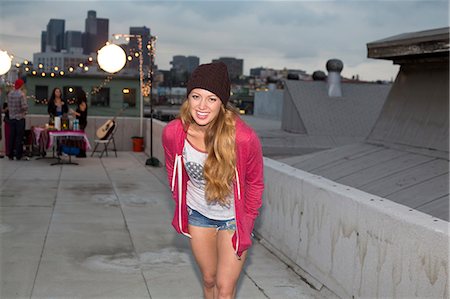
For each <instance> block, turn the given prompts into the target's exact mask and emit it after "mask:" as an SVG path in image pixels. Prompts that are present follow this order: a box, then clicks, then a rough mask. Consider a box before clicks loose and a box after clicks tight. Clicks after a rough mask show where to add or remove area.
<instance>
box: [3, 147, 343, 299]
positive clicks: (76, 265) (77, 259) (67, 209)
mask: <svg viewBox="0 0 450 299" xmlns="http://www.w3.org/2000/svg"><path fill="white" fill-rule="evenodd" d="M146 158H147V157H146V156H145V155H144V154H142V153H132V152H120V153H119V157H118V158H114V157H111V156H110V157H106V158H103V159H99V158H96V157H94V158H86V159H74V160H75V161H76V162H79V165H62V166H61V165H57V166H50V164H51V162H53V161H52V160H49V159H42V160H36V159H35V158H32V159H31V160H30V161H9V160H8V159H0V217H1V218H0V249H1V251H0V298H3V299H9V298H154V299H156V298H201V297H202V291H201V284H200V276H199V272H198V270H197V268H196V265H195V261H194V259H193V256H192V254H191V252H190V249H189V241H188V239H187V238H186V237H183V236H180V235H178V234H176V233H175V231H174V230H173V229H172V226H171V217H172V211H173V201H172V199H171V196H170V191H169V188H168V186H167V183H166V175H165V170H164V169H163V168H151V167H147V166H145V160H146ZM237 297H238V298H283V299H285V298H335V296H334V295H333V294H332V293H330V292H329V291H328V290H327V289H325V288H322V290H321V291H316V290H314V289H312V288H311V287H310V286H309V285H308V284H306V283H305V282H304V281H303V280H302V279H301V278H300V277H299V276H298V275H297V274H296V273H294V272H293V271H292V270H291V269H290V268H289V267H287V266H286V265H285V264H284V263H282V262H281V261H280V260H279V259H278V258H276V257H275V256H274V255H272V254H271V253H270V252H269V251H268V250H267V249H266V248H264V247H263V246H262V245H261V244H259V243H258V241H257V240H255V242H254V246H253V247H252V248H251V250H250V251H249V258H248V260H247V264H246V267H245V269H244V271H243V273H242V276H241V279H240V282H239V285H238V293H237Z"/></svg>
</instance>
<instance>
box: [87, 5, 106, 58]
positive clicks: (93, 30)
mask: <svg viewBox="0 0 450 299" xmlns="http://www.w3.org/2000/svg"><path fill="white" fill-rule="evenodd" d="M108 35H109V20H108V19H102V18H97V13H96V12H95V11H94V10H90V11H88V14H87V18H86V21H85V32H84V35H83V53H84V54H86V55H89V54H91V53H95V52H97V51H98V50H99V49H100V48H101V47H103V46H104V45H105V43H106V42H107V41H108Z"/></svg>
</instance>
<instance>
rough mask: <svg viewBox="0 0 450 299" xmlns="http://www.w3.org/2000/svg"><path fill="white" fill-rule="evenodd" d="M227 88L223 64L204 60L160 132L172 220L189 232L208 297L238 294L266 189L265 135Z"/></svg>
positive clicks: (228, 296)
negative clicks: (245, 119) (253, 125)
mask: <svg viewBox="0 0 450 299" xmlns="http://www.w3.org/2000/svg"><path fill="white" fill-rule="evenodd" d="M229 96H230V81H229V78H228V71H227V67H226V65H225V64H224V63H222V62H219V63H211V64H203V65H200V66H199V67H197V69H195V70H194V72H193V73H192V76H191V78H190V79H189V81H188V85H187V100H186V101H185V102H184V103H183V105H182V106H181V109H180V116H179V118H177V119H175V120H173V121H171V122H170V123H169V124H167V126H166V127H165V128H164V131H163V136H162V142H163V146H164V152H165V160H166V169H167V175H168V179H169V184H171V186H172V194H173V198H174V200H175V212H174V217H173V221H172V225H173V226H174V228H175V229H176V231H177V232H178V233H180V234H184V235H186V236H188V237H190V243H191V248H192V252H193V255H194V257H195V259H196V262H197V264H198V266H199V268H200V270H201V273H202V279H203V293H204V297H205V298H234V296H235V294H236V284H237V281H238V279H239V275H240V273H241V270H242V267H243V265H244V262H245V259H246V256H247V249H248V248H249V247H250V246H251V243H252V241H251V234H252V230H253V226H254V221H255V219H256V217H257V216H258V214H259V212H258V210H259V208H260V207H261V204H262V199H261V197H262V193H263V189H264V182H263V157H262V150H261V144H260V141H259V139H258V137H257V135H256V133H255V132H254V131H253V130H252V129H251V128H250V127H248V126H247V125H246V124H245V123H244V122H243V121H242V120H241V119H240V118H239V115H238V114H237V112H236V110H235V109H234V108H232V107H231V106H228V105H227V103H228V99H229Z"/></svg>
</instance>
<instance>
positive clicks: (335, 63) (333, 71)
mask: <svg viewBox="0 0 450 299" xmlns="http://www.w3.org/2000/svg"><path fill="white" fill-rule="evenodd" d="M343 68H344V64H343V63H342V61H341V60H339V59H330V60H328V61H327V71H328V78H327V83H328V96H329V97H332V98H336V97H342V89H341V71H342V69H343Z"/></svg>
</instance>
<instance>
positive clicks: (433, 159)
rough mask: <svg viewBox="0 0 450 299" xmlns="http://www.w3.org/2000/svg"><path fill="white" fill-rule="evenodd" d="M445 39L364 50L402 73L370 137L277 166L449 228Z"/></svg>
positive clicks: (400, 40)
mask: <svg viewBox="0 0 450 299" xmlns="http://www.w3.org/2000/svg"><path fill="white" fill-rule="evenodd" d="M448 33H449V30H448V28H444V29H436V30H428V31H422V32H417V33H407V34H402V35H398V36H394V37H391V38H387V39H383V40H381V41H377V42H372V43H369V44H368V45H367V47H368V53H369V57H373V58H383V59H387V58H389V59H392V60H393V61H394V63H398V64H400V65H401V67H400V71H399V73H398V76H397V78H396V80H395V83H394V85H393V86H392V89H391V91H390V93H389V96H388V98H387V100H386V103H385V104H384V106H383V108H382V109H381V113H380V115H379V116H378V119H377V120H376V123H375V124H374V125H373V127H372V129H371V132H370V134H369V135H368V137H367V138H366V139H365V141H364V142H362V143H356V144H352V145H348V146H345V147H340V148H336V149H332V150H328V151H324V152H320V153H315V154H311V155H308V156H302V157H291V158H286V159H284V160H283V161H284V162H285V163H288V164H290V165H292V166H294V167H296V168H299V169H302V170H305V171H308V172H311V173H314V174H317V175H321V176H324V177H326V178H328V179H331V180H333V181H336V182H339V183H342V184H345V185H348V186H352V187H355V188H358V189H361V190H363V191H366V192H369V193H372V194H375V195H378V196H381V197H385V198H388V199H390V200H392V201H395V202H397V203H400V204H403V205H406V206H408V207H411V208H414V209H417V210H420V211H422V212H424V213H428V214H430V215H432V216H434V217H437V218H440V219H443V220H446V221H448V220H449V200H448V196H449V189H448V187H449V174H448V144H449V139H448V134H449V116H448V111H449V106H448V99H449V68H448V62H449V48H448V43H449V36H448ZM433 41H435V42H433ZM344 86H345V85H344ZM344 93H345V92H344ZM317 104H318V105H320V102H319V103H317ZM299 111H302V112H304V113H305V114H306V115H307V114H308V113H307V112H308V111H305V109H299ZM341 114H342V115H346V113H345V111H343V112H341ZM328 127H331V128H330V130H336V128H334V127H332V124H331V123H329V124H328ZM355 129H358V130H359V129H361V128H355Z"/></svg>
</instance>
